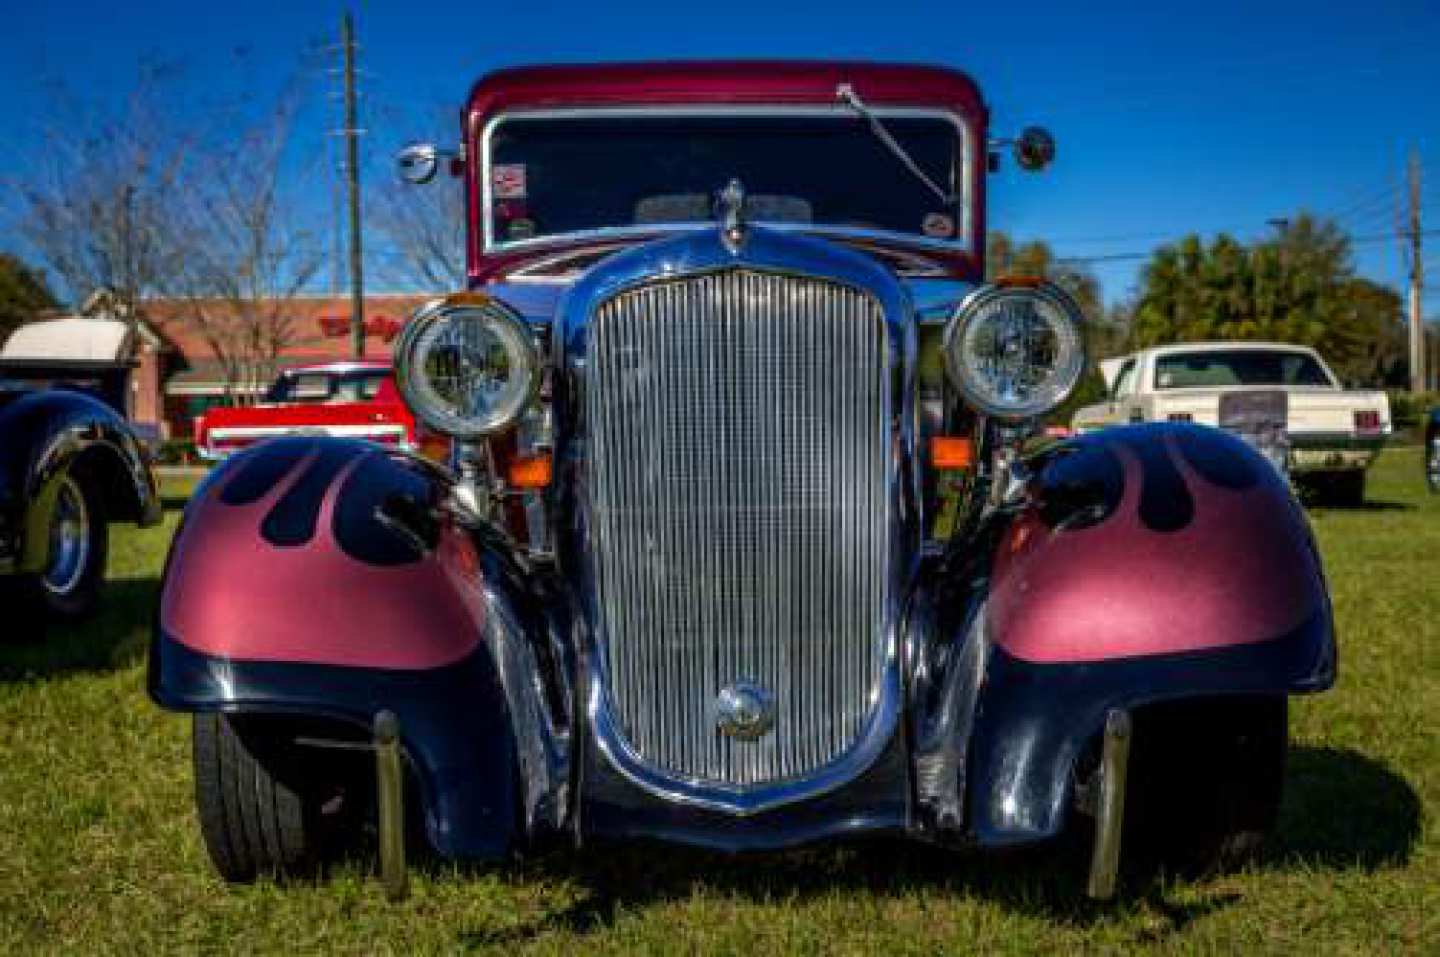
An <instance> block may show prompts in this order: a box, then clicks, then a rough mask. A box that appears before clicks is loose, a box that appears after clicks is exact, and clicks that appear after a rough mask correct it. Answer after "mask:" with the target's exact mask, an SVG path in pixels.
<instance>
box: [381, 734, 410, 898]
mask: <svg viewBox="0 0 1440 957" xmlns="http://www.w3.org/2000/svg"><path fill="white" fill-rule="evenodd" d="M374 730H375V791H376V804H377V805H378V807H379V810H380V883H381V884H383V885H384V887H385V898H386V899H387V900H389V901H391V902H394V901H401V900H404V899H405V897H406V895H408V894H409V893H410V877H409V872H408V870H407V869H406V866H405V774H404V770H403V769H402V768H401V766H400V719H399V718H397V717H396V716H395V712H393V711H381V712H380V713H379V714H377V715H375V727H374Z"/></svg>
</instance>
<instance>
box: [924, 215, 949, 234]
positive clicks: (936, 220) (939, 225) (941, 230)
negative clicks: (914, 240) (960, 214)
mask: <svg viewBox="0 0 1440 957" xmlns="http://www.w3.org/2000/svg"><path fill="white" fill-rule="evenodd" d="M920 230H921V232H923V233H924V234H925V235H926V236H931V237H934V238H935V239H949V238H950V237H951V236H954V235H955V220H953V219H951V218H950V217H949V216H946V215H945V214H944V213H926V214H925V219H924V221H922V222H921V223H920Z"/></svg>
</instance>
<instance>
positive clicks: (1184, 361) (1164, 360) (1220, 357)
mask: <svg viewBox="0 0 1440 957" xmlns="http://www.w3.org/2000/svg"><path fill="white" fill-rule="evenodd" d="M1227 385H1296V386H1322V387H1333V385H1334V383H1332V382H1331V381H1330V377H1329V376H1327V375H1326V374H1325V370H1324V369H1323V368H1321V366H1320V363H1319V362H1317V361H1315V357H1314V356H1312V355H1310V354H1308V353H1305V352H1278V351H1270V350H1262V349H1233V350H1225V351H1220V352H1178V353H1170V354H1169V355H1163V356H1160V357H1159V358H1157V359H1156V360H1155V388H1157V389H1205V388H1218V387H1221V386H1227Z"/></svg>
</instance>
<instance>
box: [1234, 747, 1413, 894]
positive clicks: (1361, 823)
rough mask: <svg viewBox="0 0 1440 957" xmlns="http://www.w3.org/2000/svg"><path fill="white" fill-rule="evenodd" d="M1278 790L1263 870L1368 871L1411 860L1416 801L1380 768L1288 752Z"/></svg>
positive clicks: (1349, 755)
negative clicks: (1275, 817) (1282, 791)
mask: <svg viewBox="0 0 1440 957" xmlns="http://www.w3.org/2000/svg"><path fill="white" fill-rule="evenodd" d="M1285 785H1286V786H1285V798H1284V802H1283V803H1282V805H1281V808H1280V825H1279V828H1278V829H1277V833H1276V834H1275V836H1274V838H1273V839H1272V840H1271V842H1270V843H1269V845H1268V846H1267V850H1266V852H1265V854H1264V855H1263V857H1262V858H1261V863H1262V864H1263V865H1264V866H1267V867H1274V868H1282V869H1283V868H1287V867H1293V866H1295V865H1297V864H1302V865H1307V866H1312V867H1326V868H1332V869H1337V870H1339V869H1346V868H1361V869H1364V870H1374V869H1376V868H1379V867H1388V866H1391V865H1397V864H1404V863H1405V862H1406V861H1408V860H1409V859H1410V853H1411V850H1412V849H1413V847H1414V845H1415V842H1416V841H1417V840H1418V839H1419V836H1420V825H1421V805H1420V798H1419V796H1418V795H1416V793H1415V791H1414V789H1413V788H1411V787H1410V784H1409V783H1408V782H1407V781H1406V780H1405V779H1404V778H1403V777H1401V776H1400V775H1398V774H1396V773H1395V772H1394V771H1392V770H1390V769H1389V768H1388V767H1386V766H1385V765H1384V764H1382V763H1381V762H1379V761H1376V760H1374V759H1373V758H1369V757H1366V756H1365V755H1363V754H1361V753H1360V752H1358V751H1352V750H1349V749H1346V748H1311V747H1297V748H1292V749H1291V751H1290V762H1289V766H1288V769H1287V773H1286V781H1285Z"/></svg>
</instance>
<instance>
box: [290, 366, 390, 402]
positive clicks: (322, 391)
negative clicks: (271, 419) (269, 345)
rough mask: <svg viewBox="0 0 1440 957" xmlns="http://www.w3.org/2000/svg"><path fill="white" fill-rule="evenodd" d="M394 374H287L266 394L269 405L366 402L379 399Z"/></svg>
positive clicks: (373, 371) (380, 370) (372, 372)
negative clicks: (383, 387) (389, 378)
mask: <svg viewBox="0 0 1440 957" xmlns="http://www.w3.org/2000/svg"><path fill="white" fill-rule="evenodd" d="M389 374H390V373H389V372H388V371H386V370H384V369H373V370H365V371H360V372H346V373H334V372H287V373H286V374H284V375H282V376H281V377H280V378H278V379H276V380H275V384H274V385H272V386H271V387H270V391H269V392H267V393H265V401H266V402H363V401H366V400H369V399H373V398H375V395H376V393H377V392H379V390H380V384H381V383H382V382H384V381H385V377H386V376H387V375H389Z"/></svg>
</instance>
